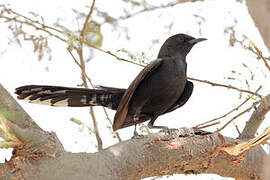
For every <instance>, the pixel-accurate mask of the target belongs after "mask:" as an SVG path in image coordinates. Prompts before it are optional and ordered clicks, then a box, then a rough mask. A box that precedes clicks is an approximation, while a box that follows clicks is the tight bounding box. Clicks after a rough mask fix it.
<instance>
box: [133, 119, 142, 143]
mask: <svg viewBox="0 0 270 180" xmlns="http://www.w3.org/2000/svg"><path fill="white" fill-rule="evenodd" d="M133 120H134V124H135V128H134V132H133V136H132V139H138V138H142V137H143V135H141V134H139V133H138V132H137V130H136V129H137V123H136V121H138V120H139V117H138V116H137V114H135V115H134V117H133Z"/></svg>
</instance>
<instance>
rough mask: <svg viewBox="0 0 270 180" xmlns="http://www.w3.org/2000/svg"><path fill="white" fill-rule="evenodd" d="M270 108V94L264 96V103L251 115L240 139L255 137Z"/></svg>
mask: <svg viewBox="0 0 270 180" xmlns="http://www.w3.org/2000/svg"><path fill="white" fill-rule="evenodd" d="M269 110H270V94H268V95H267V96H265V98H263V101H262V103H261V104H260V105H259V106H258V107H257V108H256V109H255V111H254V112H253V113H252V115H251V117H250V118H249V120H248V121H247V123H246V126H245V128H244V130H243V132H242V133H241V135H240V136H239V138H240V139H250V138H252V137H254V135H255V133H256V132H257V130H258V128H259V127H260V125H261V123H262V122H263V120H264V118H265V114H266V113H267V112H268V111H269Z"/></svg>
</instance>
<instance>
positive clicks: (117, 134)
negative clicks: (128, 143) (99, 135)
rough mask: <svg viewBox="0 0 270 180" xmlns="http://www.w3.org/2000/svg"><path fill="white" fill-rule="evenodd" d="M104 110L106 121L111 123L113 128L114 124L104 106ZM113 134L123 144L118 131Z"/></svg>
mask: <svg viewBox="0 0 270 180" xmlns="http://www.w3.org/2000/svg"><path fill="white" fill-rule="evenodd" d="M102 109H103V111H104V113H105V115H106V119H107V120H108V121H109V122H110V124H111V127H112V125H113V123H112V120H111V119H110V117H109V114H108V112H107V110H106V109H105V107H103V106H102ZM112 132H113V134H114V135H115V137H117V139H118V141H119V142H121V141H122V139H121V137H120V135H119V133H118V132H116V131H112Z"/></svg>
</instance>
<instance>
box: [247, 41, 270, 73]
mask: <svg viewBox="0 0 270 180" xmlns="http://www.w3.org/2000/svg"><path fill="white" fill-rule="evenodd" d="M250 44H251V45H252V46H253V47H254V49H255V50H256V52H257V55H258V57H259V58H260V59H262V60H263V62H264V65H265V66H266V67H267V69H268V70H269V71H270V66H269V64H268V62H267V60H266V58H265V57H264V56H263V55H262V51H260V50H259V49H258V48H257V46H256V45H255V44H254V43H253V42H252V41H250Z"/></svg>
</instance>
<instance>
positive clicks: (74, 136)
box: [0, 0, 270, 180]
mask: <svg viewBox="0 0 270 180" xmlns="http://www.w3.org/2000/svg"><path fill="white" fill-rule="evenodd" d="M3 2H4V3H7V2H8V3H9V4H10V5H11V6H10V7H11V8H13V9H14V10H16V11H18V12H20V13H22V14H24V15H27V12H28V11H33V12H37V13H38V14H39V15H41V16H43V17H44V18H45V22H46V24H49V25H52V24H53V23H54V22H55V21H56V20H57V19H58V18H60V22H61V23H63V24H64V25H66V26H68V27H69V28H71V29H77V22H76V21H75V20H74V17H75V14H74V13H73V12H72V11H71V8H74V9H76V10H78V11H84V12H85V13H87V12H88V8H86V7H85V5H88V6H91V1H90V2H89V1H86V0H81V1H72V0H47V1H37V0H24V1H18V0H5V1H3ZM160 2H162V1H160V0H155V1H152V2H150V1H149V3H152V4H159V3H160ZM96 6H97V7H98V8H100V10H102V11H105V12H108V13H109V14H110V15H112V16H115V17H117V16H120V15H123V11H122V7H123V6H126V4H125V3H123V2H122V1H121V0H114V1H106V2H105V1H97V2H96ZM131 10H132V11H134V12H136V9H131ZM194 15H199V16H202V17H203V18H204V19H205V20H203V21H202V20H201V18H198V17H196V16H194ZM235 19H236V20H237V24H236V25H235ZM198 23H201V25H199V24H198ZM234 25H235V31H236V34H237V36H238V37H240V38H241V36H242V35H243V34H244V35H246V36H247V37H248V38H249V39H250V40H252V41H253V42H255V44H256V45H257V46H258V47H259V49H261V50H262V51H263V53H264V55H266V56H267V55H269V52H268V51H267V49H266V48H265V46H264V44H263V41H262V39H261V37H260V35H259V33H258V30H257V29H256V28H255V26H254V23H253V21H252V20H251V18H250V15H249V13H248V11H247V7H246V5H245V3H239V2H236V1H233V0H219V1H217V0H213V1H205V2H196V3H183V4H179V5H177V6H175V7H173V8H166V9H159V10H155V11H150V12H145V13H141V14H140V15H137V16H134V17H132V18H130V19H127V20H122V21H119V22H118V26H111V25H109V24H104V25H103V26H102V34H103V35H104V41H103V46H102V48H103V49H106V50H110V51H112V52H114V53H116V54H118V55H119V56H124V54H121V53H117V52H116V51H117V50H119V49H121V48H125V49H128V50H129V51H132V52H138V53H140V52H145V54H146V56H147V57H148V58H149V59H155V57H156V56H157V53H158V50H159V48H160V46H161V44H162V43H163V42H164V40H165V39H166V38H167V37H169V36H171V35H173V34H176V33H187V34H189V35H192V36H194V37H205V38H207V39H208V40H207V41H204V42H202V43H199V44H197V45H195V46H194V48H193V49H192V50H191V52H190V54H189V55H188V57H187V62H188V76H189V77H194V78H198V79H205V80H209V81H213V82H218V83H224V84H232V85H234V86H238V87H240V88H244V89H248V87H247V86H246V84H245V80H246V79H247V80H248V81H249V82H250V90H251V91H255V90H256V89H257V88H258V87H259V85H263V89H262V90H261V91H260V94H263V95H266V94H267V93H269V92H270V81H269V80H267V78H268V79H269V74H267V70H266V69H265V67H264V65H263V62H260V61H257V60H256V57H255V56H254V55H253V54H252V53H250V52H249V51H247V50H244V49H243V48H242V47H241V46H240V45H237V46H235V47H231V46H230V44H229V35H228V34H225V33H224V30H225V29H226V28H227V27H229V26H234ZM169 26H171V29H170V30H168V27H169ZM166 27H167V28H166ZM30 30H32V31H33V33H35V30H34V29H31V28H30ZM126 30H128V34H127V33H125V32H126ZM11 37H12V35H11V32H10V31H8V30H7V25H6V24H5V23H3V20H1V19H0V52H1V54H0V67H1V70H0V82H1V83H2V85H3V86H4V87H5V88H6V89H7V90H8V91H9V92H10V93H11V94H12V95H13V96H14V97H16V96H15V95H14V93H13V92H14V89H15V88H16V87H18V86H22V85H27V84H43V85H59V86H61V85H62V86H71V87H76V86H77V85H78V84H81V79H80V69H79V68H78V67H77V66H76V65H75V63H74V61H73V60H72V58H71V56H70V55H69V54H68V52H67V50H66V47H67V45H66V44H63V43H62V42H59V41H58V40H56V39H54V38H51V40H50V41H49V46H50V47H51V48H52V57H53V58H52V60H51V61H49V60H47V59H48V58H46V57H45V58H44V59H43V60H42V61H38V60H37V55H36V54H34V53H33V47H32V45H31V43H29V42H28V43H22V44H23V47H22V48H21V47H19V46H18V45H15V44H11V45H10V46H8V45H7V44H8V41H9V38H11ZM127 37H128V38H127ZM153 40H156V41H155V42H156V43H153ZM157 40H158V41H157ZM243 63H245V64H246V65H247V66H248V67H249V69H250V70H251V71H252V72H253V73H254V74H255V77H254V80H252V81H251V80H250V79H251V73H250V70H249V69H248V68H246V67H244V66H243ZM141 69H142V68H141V67H138V66H136V65H132V64H129V63H126V62H121V61H118V60H116V59H115V58H113V57H112V56H110V55H108V54H104V53H100V52H98V51H95V57H94V58H93V59H92V60H91V61H90V62H88V63H87V64H86V70H87V74H88V75H89V77H91V79H92V81H93V83H94V84H96V85H104V86H113V87H123V88H126V87H127V86H128V85H129V83H130V82H131V81H132V80H133V79H134V77H135V76H136V75H137V74H138V72H139V71H140V70H141ZM232 70H236V71H237V73H236V74H233V73H232V72H231V71H232ZM239 73H240V74H239ZM232 76H233V77H236V78H237V79H238V80H234V81H232V80H228V77H232ZM194 84H195V88H194V91H193V95H192V97H191V98H190V100H189V101H188V103H187V104H186V105H185V106H184V107H182V108H180V109H178V110H176V111H174V112H172V113H169V114H166V115H164V116H161V117H159V118H158V120H157V121H156V123H155V124H156V125H166V126H169V127H171V128H178V127H184V126H186V127H192V126H195V125H197V124H199V123H201V122H205V121H207V120H210V119H213V118H215V117H218V116H220V115H223V114H225V113H226V112H228V111H230V110H231V109H233V108H234V107H236V106H237V105H239V104H240V103H241V102H242V101H243V100H244V99H245V98H246V97H247V95H246V94H243V97H242V99H239V92H236V91H234V90H229V89H225V88H220V87H212V86H209V85H207V84H202V83H197V82H194ZM19 103H20V104H21V105H22V107H23V108H24V109H25V110H26V111H27V112H28V113H29V114H30V116H31V117H32V118H33V119H34V120H35V122H37V123H38V125H39V126H40V127H41V128H43V129H44V130H46V131H54V132H56V134H57V136H58V138H59V139H60V140H61V142H62V143H63V145H64V147H65V149H66V150H68V151H72V152H83V151H85V152H95V151H96V140H95V137H94V135H93V134H89V131H88V129H87V127H85V126H78V125H77V124H74V123H73V122H71V121H70V118H71V117H74V118H76V119H79V120H81V121H83V122H85V124H87V125H88V126H90V127H93V126H92V120H91V117H90V115H89V108H59V107H58V108H55V107H47V106H41V105H35V104H28V103H26V102H24V101H19ZM243 110H244V109H243ZM108 111H109V114H110V117H111V119H113V116H114V112H113V111H110V110H108ZM95 112H96V116H97V120H98V124H99V131H100V135H101V138H102V140H103V144H104V148H106V147H108V146H110V145H112V144H115V143H117V142H118V141H117V139H113V138H112V135H111V130H110V129H109V128H107V126H108V125H109V122H108V120H106V117H105V115H104V113H103V110H102V108H100V107H97V108H95ZM234 115H235V114H234ZM232 116H233V115H230V116H229V117H228V118H226V119H223V120H222V121H221V123H222V124H224V123H225V122H227V121H228V120H229V119H230V117H232ZM249 116H250V113H249V114H245V115H244V116H242V117H240V118H239V119H237V120H236V121H235V122H236V124H237V125H238V127H239V129H240V130H242V128H243V127H244V125H245V121H246V120H248V118H249ZM269 117H270V116H269V115H268V116H267V117H266V120H265V122H264V123H263V125H262V126H261V128H260V130H259V132H262V131H263V130H264V129H265V126H266V124H268V125H269V123H270V122H269ZM218 127H220V126H214V127H212V128H209V129H208V130H215V129H216V128H218ZM119 133H120V136H121V138H122V139H124V140H125V139H130V137H131V136H132V133H133V127H130V128H125V129H123V130H119ZM222 134H224V135H227V136H231V137H237V136H238V133H237V131H236V130H235V127H234V126H233V125H230V126H228V127H227V128H226V129H225V130H223V131H222ZM10 152H11V150H2V149H1V151H0V161H1V162H3V161H4V159H5V158H7V159H8V158H9V157H10V156H11V154H10ZM180 178H181V179H205V180H208V179H218V180H219V179H226V178H222V177H218V176H216V175H209V174H207V175H198V176H194V175H188V176H185V175H174V176H170V177H168V179H180ZM149 179H151V178H149ZM164 179H167V178H166V177H164Z"/></svg>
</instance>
